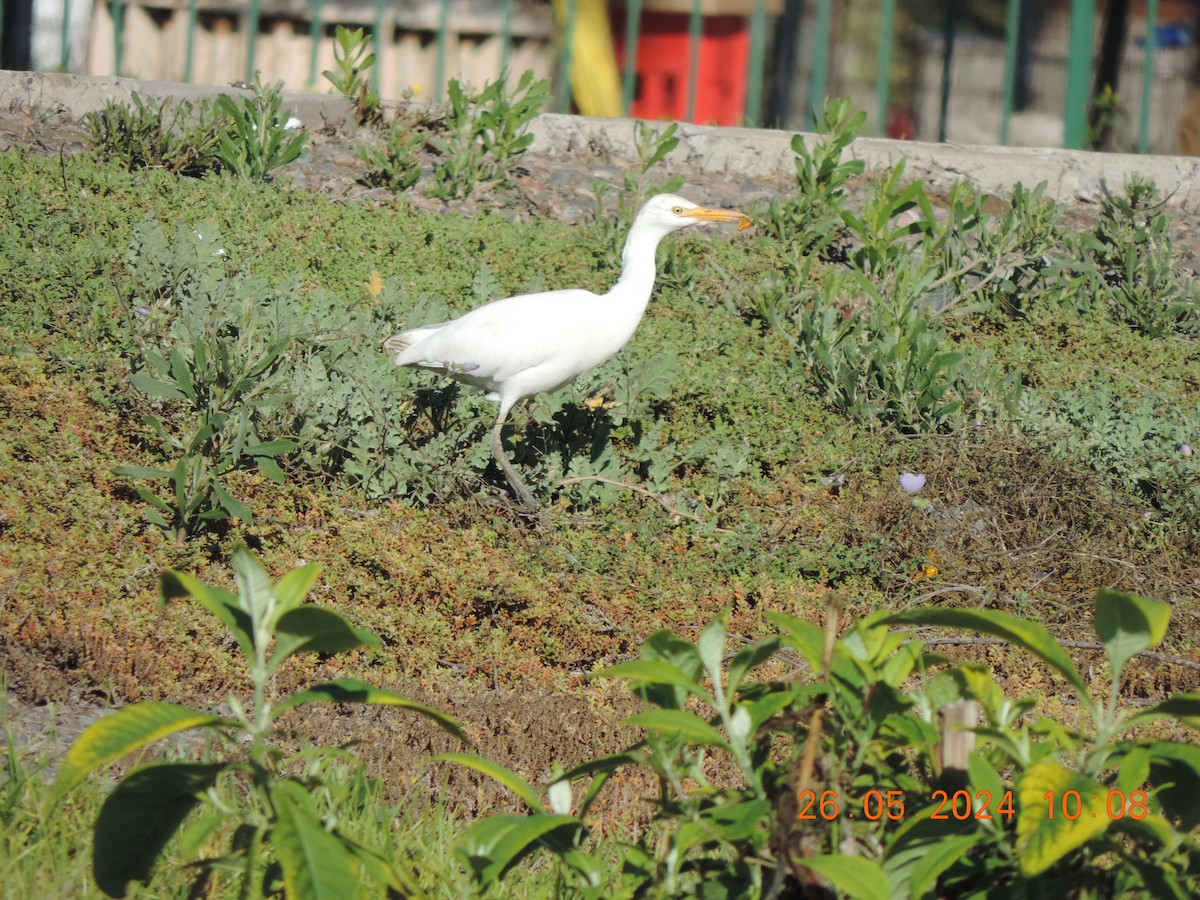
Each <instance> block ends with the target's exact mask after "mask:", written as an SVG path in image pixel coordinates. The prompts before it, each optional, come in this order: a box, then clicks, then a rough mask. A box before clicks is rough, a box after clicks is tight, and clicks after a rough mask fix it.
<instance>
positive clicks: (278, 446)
mask: <svg viewBox="0 0 1200 900" xmlns="http://www.w3.org/2000/svg"><path fill="white" fill-rule="evenodd" d="M299 446H300V445H299V444H298V443H297V442H296V441H290V440H287V439H285V438H279V439H277V440H274V441H262V442H261V443H258V444H247V445H246V446H245V447H243V448H242V452H243V453H244V454H246V456H281V455H282V454H284V453H291V452H292V451H293V450H295V449H296V448H297V447H299Z"/></svg>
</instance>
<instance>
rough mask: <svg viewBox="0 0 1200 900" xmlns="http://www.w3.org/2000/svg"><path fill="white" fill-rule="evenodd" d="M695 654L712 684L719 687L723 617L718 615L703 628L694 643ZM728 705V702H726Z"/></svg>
mask: <svg viewBox="0 0 1200 900" xmlns="http://www.w3.org/2000/svg"><path fill="white" fill-rule="evenodd" d="M696 652H697V653H699V654H700V662H702V663H703V664H704V670H705V671H706V672H707V673H708V677H709V678H711V679H712V681H713V684H714V685H717V686H718V687H719V686H720V682H721V661H722V660H723V659H724V658H725V616H724V615H719V616H717V617H716V618H715V619H713V620H712V621H711V622H709V623H708V625H707V626H705V628H704V631H702V632H700V639H699V640H698V641H696ZM726 702H727V703H728V700H727V701H726Z"/></svg>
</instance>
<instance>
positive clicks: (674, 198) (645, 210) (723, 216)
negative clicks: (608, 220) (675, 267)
mask: <svg viewBox="0 0 1200 900" xmlns="http://www.w3.org/2000/svg"><path fill="white" fill-rule="evenodd" d="M707 222H737V223H738V231H741V230H742V229H743V228H748V227H749V226H750V224H751V221H750V217H749V216H747V215H746V214H745V213H741V212H738V211H737V210H735V209H714V208H712V207H707V206H697V205H696V204H695V203H692V202H691V201H690V200H684V199H683V198H682V197H680V196H678V195H677V194H658V195H656V196H654V197H651V198H650V199H649V200H647V201H646V202H645V203H644V204H643V205H642V208H641V210H640V211H639V212H638V214H637V219H635V220H634V226H635V227H639V226H646V227H650V228H653V229H654V230H655V231H661V232H663V233H664V234H665V233H667V232H671V231H675V230H676V229H678V228H686V227H687V226H688V225H702V224H705V223H707Z"/></svg>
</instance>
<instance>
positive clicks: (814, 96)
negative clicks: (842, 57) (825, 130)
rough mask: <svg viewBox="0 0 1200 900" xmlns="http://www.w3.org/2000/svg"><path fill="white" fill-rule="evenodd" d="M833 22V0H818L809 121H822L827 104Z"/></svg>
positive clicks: (809, 96)
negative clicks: (830, 33)
mask: <svg viewBox="0 0 1200 900" xmlns="http://www.w3.org/2000/svg"><path fill="white" fill-rule="evenodd" d="M832 22H833V4H832V2H831V0H817V20H816V22H814V23H813V55H812V75H811V77H810V78H809V79H808V123H809V124H814V123H816V122H819V121H820V117H821V110H822V109H823V108H824V106H825V83H826V80H827V79H828V76H829V32H830V29H831V27H832Z"/></svg>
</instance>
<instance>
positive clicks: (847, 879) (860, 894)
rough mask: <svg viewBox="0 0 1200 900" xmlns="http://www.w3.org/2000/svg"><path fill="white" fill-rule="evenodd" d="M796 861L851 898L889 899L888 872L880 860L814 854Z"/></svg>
mask: <svg viewBox="0 0 1200 900" xmlns="http://www.w3.org/2000/svg"><path fill="white" fill-rule="evenodd" d="M797 862H798V863H799V864H801V865H803V866H806V867H807V868H809V869H812V870H813V871H814V872H816V873H817V874H819V875H821V876H823V877H824V878H826V879H828V880H829V882H830V883H831V884H832V885H833V886H834V887H835V888H837V889H838V890H839V891H842V892H843V893H844V894H845V895H846V896H847V897H850V898H851V900H891V896H892V889H891V886H890V885H889V883H888V877H887V873H886V872H884V871H883V867H882V866H880V865H879V863H877V862H875V861H874V860H871V859H864V858H863V857H861V856H840V855H839V856H813V857H811V858H809V859H802V860H797Z"/></svg>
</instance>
